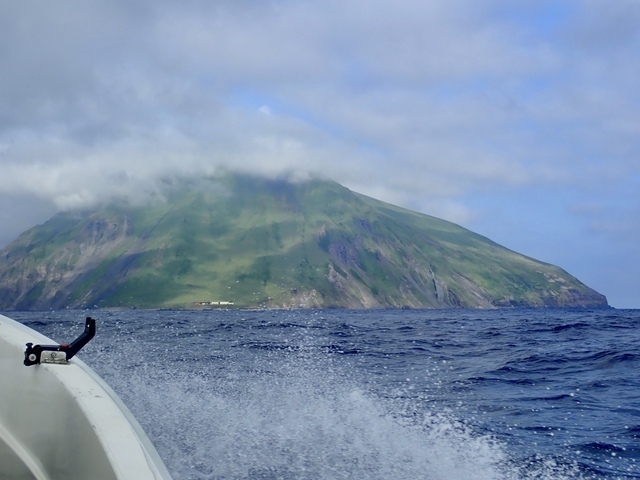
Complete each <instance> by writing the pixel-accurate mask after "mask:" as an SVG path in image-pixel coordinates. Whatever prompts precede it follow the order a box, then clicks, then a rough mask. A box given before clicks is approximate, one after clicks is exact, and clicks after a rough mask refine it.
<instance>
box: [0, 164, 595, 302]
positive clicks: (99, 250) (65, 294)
mask: <svg viewBox="0 0 640 480" xmlns="http://www.w3.org/2000/svg"><path fill="white" fill-rule="evenodd" d="M3 253H4V254H5V255H4V257H2V258H0V280H1V282H0V297H1V298H0V301H2V303H3V304H4V305H5V308H10V307H19V308H33V307H34V306H35V307H40V308H43V307H45V308H46V307H49V306H54V307H56V308H60V307H62V306H68V305H70V306H85V305H86V306H92V305H99V306H136V307H141V308H144V307H185V306H192V305H193V302H196V301H233V302H235V304H236V305H237V306H241V307H254V306H261V305H270V306H298V305H301V304H302V305H306V306H356V307H357V306H368V307H375V306H396V307H399V306H403V305H409V306H423V307H427V306H435V307H446V306H490V305H491V304H495V305H501V304H504V305H510V304H512V305H532V306H535V305H544V304H548V303H549V300H548V299H549V298H553V297H554V296H556V297H562V296H563V295H564V296H565V297H566V298H568V299H569V300H571V295H568V296H567V292H569V293H571V292H573V294H574V296H575V292H578V293H580V292H586V293H587V296H589V295H591V294H592V293H594V292H590V290H589V289H587V288H586V287H585V286H584V285H582V284H581V283H580V282H578V281H577V280H576V279H574V278H573V277H571V276H569V275H567V274H566V273H565V272H563V271H562V270H561V269H559V268H557V267H554V266H551V265H548V264H544V263H541V262H538V261H535V260H533V259H530V258H527V257H523V256H521V255H519V254H517V253H515V252H512V251H510V250H507V249H505V248H503V247H501V246H499V245H497V244H495V243H494V242H491V241H490V240H488V239H486V238H484V237H482V236H479V235H476V234H474V233H472V232H470V231H468V230H465V229H463V228H461V227H458V226H456V225H454V224H451V223H449V222H445V221H442V220H439V219H436V218H433V217H429V216H426V215H422V214H418V213H415V212H410V211H408V210H404V209H401V208H398V207H394V206H392V205H389V204H385V203H383V202H379V201H377V200H374V199H371V198H368V197H365V196H362V195H358V194H354V193H352V192H350V191H349V190H347V189H345V188H344V187H341V186H340V185H338V184H336V183H333V182H320V181H312V182H309V183H305V184H299V185H296V184H290V183H287V182H279V181H270V180H264V179H256V178H251V177H241V176H231V177H227V178H226V179H224V181H222V182H221V183H216V184H212V183H211V182H205V181H202V182H192V183H189V184H185V183H183V184H178V185H175V186H173V187H171V188H169V189H168V191H167V199H166V201H164V202H157V203H156V204H154V205H152V206H144V207H135V208H133V207H125V206H120V207H118V206H112V207H109V208H106V209H102V210H100V211H97V212H94V213H91V214H86V215H78V214H75V215H70V214H67V215H58V216H56V217H54V218H53V219H51V220H50V221H49V222H47V223H45V224H44V225H42V226H39V227H36V228H34V229H32V230H30V231H29V232H26V233H25V234H23V235H22V236H21V237H20V238H19V239H18V240H17V241H16V242H14V244H12V245H11V246H10V247H9V248H8V249H5V251H4V252H3ZM7 255H8V256H7ZM15 278H19V280H13V279H15ZM12 281H13V282H14V283H13V284H12ZM65 282H66V283H65ZM56 285H57V286H58V287H56ZM62 286H64V288H62ZM56 288H57V290H56ZM12 289H13V290H18V291H19V292H20V300H19V301H18V302H17V303H16V302H14V304H13V305H11V303H10V300H11V294H12V292H11V290H12ZM14 297H15V293H14ZM596 297H597V294H596ZM594 298H595V297H594ZM545 299H546V300H545ZM563 301H567V300H563ZM501 302H502V303H501Z"/></svg>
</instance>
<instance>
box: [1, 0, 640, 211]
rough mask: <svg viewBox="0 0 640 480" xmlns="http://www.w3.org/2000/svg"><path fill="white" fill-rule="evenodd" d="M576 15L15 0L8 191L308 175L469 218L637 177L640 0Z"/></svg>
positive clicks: (10, 22)
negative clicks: (480, 202) (229, 173)
mask: <svg viewBox="0 0 640 480" xmlns="http://www.w3.org/2000/svg"><path fill="white" fill-rule="evenodd" d="M563 5H564V6H563V8H560V7H559V6H557V4H556V3H555V2H550V1H542V2H539V1H538V2H534V1H525V2H521V3H518V6H514V4H513V3H512V2H506V1H504V0H491V1H488V2H482V3H478V2H476V1H471V0H460V1H457V2H450V1H444V0H439V1H430V2H423V1H413V0H410V1H405V2H400V3H398V2H393V1H391V0H376V1H373V2H371V1H365V0H350V1H346V2H345V1H338V0H328V1H326V2H311V1H310V0H298V1H284V0H274V1H271V2H249V1H217V2H204V1H194V0H190V1H187V2H181V3H179V4H176V3H175V2H169V1H163V0H159V1H157V2H143V1H130V2H124V1H115V2H109V3H108V4H100V5H97V4H95V5H94V4H91V5H89V4H86V3H85V2H80V1H72V2H65V3H63V4H52V3H51V2H45V1H33V2H15V1H9V2H3V3H2V5H1V6H0V31H1V32H2V33H0V48H1V49H2V51H3V52H7V55H6V57H5V58H4V63H5V65H4V67H3V70H4V71H5V72H9V73H8V74H6V75H3V76H2V77H1V78H0V88H1V89H2V91H3V93H4V94H5V95H4V98H5V99H6V101H3V103H2V104H1V105H0V162H1V165H2V167H3V177H2V179H1V180H0V195H5V196H7V195H17V194H20V195H27V194H28V195H34V196H37V197H38V198H43V199H45V198H46V199H49V200H51V201H52V202H54V203H55V204H56V205H57V206H58V207H59V208H67V207H71V206H73V205H79V204H83V203H85V202H95V201H99V200H100V199H102V198H105V197H110V196H114V195H115V196H117V195H123V194H128V193H129V192H131V193H130V194H131V195H139V194H140V192H145V191H153V189H154V182H155V181H156V180H158V179H159V178H162V177H164V176H168V175H172V174H185V172H186V173H188V172H193V173H194V174H199V173H201V172H210V171H214V170H216V169H217V168H223V167H231V168H236V169H240V170H246V171H254V172H260V173H274V174H277V173H278V172H290V171H308V172H312V173H322V174H324V175H327V176H330V177H332V178H334V179H336V180H338V181H341V182H343V183H345V184H347V185H348V186H350V187H352V188H354V189H356V188H357V189H359V190H360V191H362V192H363V193H369V194H372V193H375V194H376V195H377V196H378V197H379V198H382V199H384V200H388V201H391V200H394V201H396V200H397V201H400V202H401V203H402V204H404V205H421V206H423V207H424V208H434V211H430V212H429V213H434V214H443V215H444V216H450V217H455V218H456V219H460V218H469V216H472V215H473V212H472V210H473V208H474V207H473V206H472V205H466V206H465V205H464V202H465V198H468V197H470V196H471V195H473V194H477V193H482V192H488V191H496V190H499V191H506V190H509V189H511V190H512V191H517V189H518V188H521V187H523V186H531V185H556V186H557V188H580V185H582V186H583V188H590V187H591V186H592V185H594V184H597V183H598V181H599V180H600V179H601V178H602V177H603V175H605V176H607V175H608V176H612V177H613V176H616V175H629V174H630V173H633V172H637V170H638V162H639V160H638V155H637V151H638V144H637V138H638V133H639V132H640V120H639V117H638V114H637V112H638V111H639V110H638V108H637V107H638V106H639V103H640V101H639V100H640V98H639V95H640V94H638V92H637V88H636V87H635V81H636V79H637V78H638V76H639V75H638V74H640V71H638V69H640V66H639V65H638V62H636V61H635V56H636V52H637V51H638V49H639V48H640V45H638V42H639V40H638V33H637V29H635V28H633V26H634V25H636V24H637V22H635V19H637V18H639V7H638V4H637V2H633V1H630V0H622V1H620V2H616V5H615V6H612V5H611V4H610V3H607V2H604V1H596V0H591V1H587V2H578V1H570V2H566V4H563ZM576 184H578V187H576ZM98 185H99V188H95V187H96V186H98ZM452 205H457V207H455V208H453V207H451V206H452ZM454 211H455V212H458V213H451V212H454ZM463 211H464V212H466V213H461V212H463ZM447 212H448V213H447Z"/></svg>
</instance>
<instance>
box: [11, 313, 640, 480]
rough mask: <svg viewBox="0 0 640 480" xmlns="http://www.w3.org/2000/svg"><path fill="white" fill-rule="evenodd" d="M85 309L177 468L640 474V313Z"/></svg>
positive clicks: (97, 362) (310, 475) (38, 316)
mask: <svg viewBox="0 0 640 480" xmlns="http://www.w3.org/2000/svg"><path fill="white" fill-rule="evenodd" d="M87 313H89V314H90V315H91V316H93V317H94V318H96V319H98V334H97V336H96V338H95V339H94V340H93V341H92V342H91V343H90V344H89V345H87V347H85V349H84V350H83V351H82V352H81V353H80V354H79V356H80V357H81V358H82V359H83V360H84V361H85V362H86V363H87V364H89V365H90V366H91V367H92V368H94V370H96V371H97V372H98V373H99V374H100V375H101V376H102V377H103V378H104V379H105V380H106V381H107V382H108V383H109V384H110V385H111V386H112V387H113V389H114V390H115V391H116V392H117V393H118V394H119V395H120V396H121V397H122V398H123V400H124V401H125V403H126V404H127V405H128V406H129V408H130V409H131V410H132V411H133V413H134V415H135V416H136V417H137V418H138V420H139V421H140V423H141V424H142V425H143V427H144V428H145V430H146V431H147V433H148V434H149V437H150V438H151V439H152V441H153V442H154V443H155V445H156V447H157V449H158V451H159V452H160V454H161V456H162V457H163V458H164V460H165V462H166V464H167V466H168V468H169V470H170V471H171V472H172V473H173V475H174V476H175V478H176V479H287V480H288V479H433V480H439V479H443V480H444V479H483V480H484V479H539V478H541V479H613V478H620V479H631V478H635V479H637V478H640V352H638V348H639V346H640V310H594V311H587V310H577V311H576V310H495V311H475V310H474V311H471V310H446V311H432V310H429V311H412V310H397V311H344V310H323V311H139V310H127V311H117V310H93V311H91V312H81V311H64V312H45V313H11V314H10V315H9V316H11V317H13V318H15V319H17V320H19V321H21V322H23V323H25V324H27V325H29V326H31V327H32V328H35V329H37V330H39V331H41V332H42V333H44V334H46V335H48V336H50V337H52V338H53V339H54V340H56V341H59V342H63V341H69V340H72V339H74V338H75V337H76V336H77V335H78V334H79V333H80V332H81V331H82V329H83V326H84V317H85V316H86V314H87Z"/></svg>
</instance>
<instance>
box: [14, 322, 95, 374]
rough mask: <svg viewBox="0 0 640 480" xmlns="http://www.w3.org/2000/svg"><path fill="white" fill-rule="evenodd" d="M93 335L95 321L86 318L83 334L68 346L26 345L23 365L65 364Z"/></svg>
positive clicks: (63, 344)
mask: <svg viewBox="0 0 640 480" xmlns="http://www.w3.org/2000/svg"><path fill="white" fill-rule="evenodd" d="M95 334H96V321H95V320H94V319H93V318H91V317H87V320H86V322H85V326H84V332H82V333H81V334H80V336H79V337H78V338H76V339H75V340H74V341H73V342H71V343H70V344H67V343H61V344H60V345H34V344H33V343H27V349H26V350H25V352H24V364H25V365H26V366H29V365H36V364H38V363H67V362H68V361H69V360H70V359H71V357H73V356H74V355H75V354H76V353H78V352H79V351H80V349H81V348H82V347H84V346H85V345H86V344H87V342H88V341H89V340H91V339H92V338H93V337H94V336H95Z"/></svg>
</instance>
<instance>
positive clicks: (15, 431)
mask: <svg viewBox="0 0 640 480" xmlns="http://www.w3.org/2000/svg"><path fill="white" fill-rule="evenodd" d="M27 342H33V343H34V344H38V343H39V344H55V342H53V341H52V340H51V339H49V338H47V337H45V336H43V335H41V334H39V333H38V332H36V331H34V330H32V329H30V328H28V327H26V326H24V325H22V324H20V323H18V322H15V321H13V320H11V319H9V318H7V317H5V316H3V315H0V478H2V479H20V480H25V479H36V480H49V479H65V480H68V479H70V478H73V479H78V480H82V479H86V480H102V479H110V480H111V479H121V480H122V479H132V480H134V479H135V480H145V479H149V480H152V479H153V480H157V479H170V478H171V476H170V474H169V472H168V471H167V469H166V467H165V465H164V464H163V462H162V460H161V459H160V457H159V455H158V453H157V452H156V450H155V448H154V447H153V445H152V444H151V442H150V441H149V439H148V437H147V436H146V434H145V433H144V431H143V430H142V428H141V427H140V425H139V424H138V422H137V421H136V420H135V418H134V417H133V415H132V414H131V412H129V410H128V409H127V407H126V406H125V405H124V403H123V402H122V401H121V400H120V398H118V396H117V395H116V394H115V393H114V392H113V390H111V388H110V387H109V386H108V385H107V384H106V383H105V382H104V381H103V380H102V379H101V378H100V377H99V376H98V375H97V374H96V373H95V372H94V371H93V370H91V369H90V368H89V367H88V366H87V365H85V364H84V363H83V362H82V361H81V360H79V359H78V358H76V357H74V358H72V359H71V360H70V361H69V363H68V364H67V365H56V364H39V365H34V366H29V367H26V366H24V365H23V360H24V351H25V344H26V343H27Z"/></svg>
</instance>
